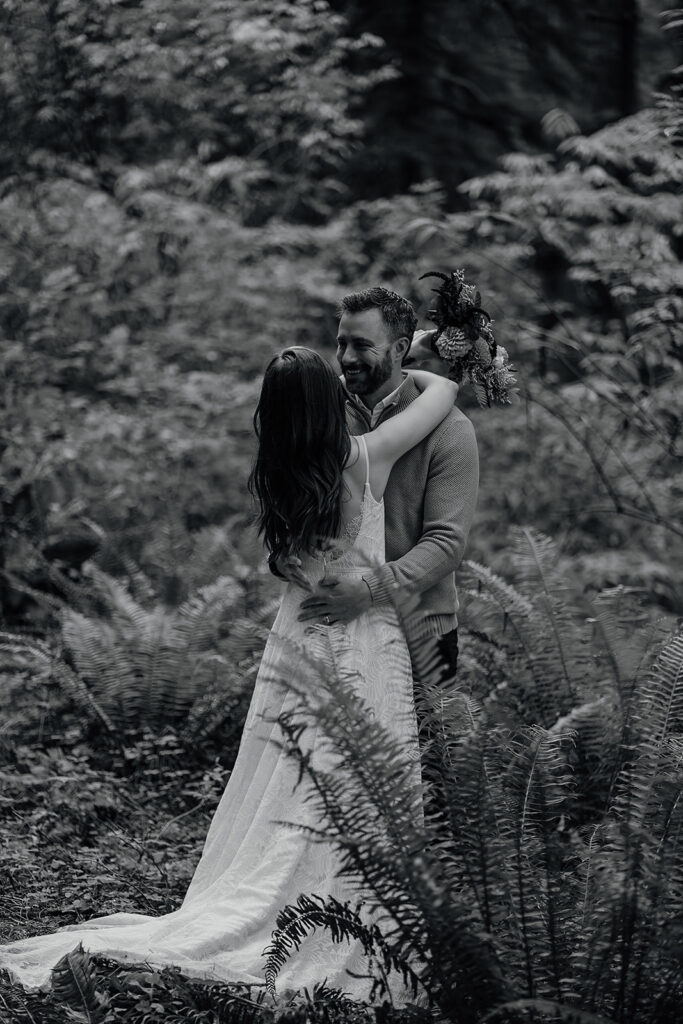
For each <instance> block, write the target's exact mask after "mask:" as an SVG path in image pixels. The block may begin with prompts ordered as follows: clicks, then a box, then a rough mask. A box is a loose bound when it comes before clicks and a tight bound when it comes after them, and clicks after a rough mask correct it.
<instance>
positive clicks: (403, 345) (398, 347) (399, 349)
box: [394, 336, 411, 362]
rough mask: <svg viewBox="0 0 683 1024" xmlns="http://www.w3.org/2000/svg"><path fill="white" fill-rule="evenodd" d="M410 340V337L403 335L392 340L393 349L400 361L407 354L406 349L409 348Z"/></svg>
mask: <svg viewBox="0 0 683 1024" xmlns="http://www.w3.org/2000/svg"><path fill="white" fill-rule="evenodd" d="M410 342H411V339H410V338H407V337H405V336H404V337H402V338H397V339H396V341H395V342H394V351H395V353H396V355H397V356H398V358H399V359H400V361H401V362H403V360H404V359H405V357H406V356H407V355H408V350H409V349H410Z"/></svg>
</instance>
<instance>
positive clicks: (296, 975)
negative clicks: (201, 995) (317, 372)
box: [0, 438, 420, 1004]
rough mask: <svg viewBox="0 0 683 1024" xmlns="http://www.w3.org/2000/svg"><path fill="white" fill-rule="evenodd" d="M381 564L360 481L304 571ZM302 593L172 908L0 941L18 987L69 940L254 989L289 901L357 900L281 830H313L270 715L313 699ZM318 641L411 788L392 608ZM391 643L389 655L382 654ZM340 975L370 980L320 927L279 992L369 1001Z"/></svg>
mask: <svg viewBox="0 0 683 1024" xmlns="http://www.w3.org/2000/svg"><path fill="white" fill-rule="evenodd" d="M362 440H363V444H362V446H361V447H362V448H364V449H365V456H366V460H367V446H366V445H365V443H364V440H365V439H364V438H363V439H362ZM368 475H369V473H368ZM378 561H380V562H381V561H384V505H383V502H382V501H376V500H375V499H374V498H373V496H372V494H371V492H370V485H369V482H366V484H365V490H364V496H363V502H362V506H361V512H360V515H359V516H358V517H356V520H355V521H354V522H353V523H351V524H349V525H348V526H347V528H346V531H345V535H344V537H343V538H341V539H340V541H339V542H338V543H337V546H336V549H335V550H334V551H333V552H332V553H330V552H327V553H326V555H325V556H324V557H323V556H321V557H320V558H314V557H307V558H306V559H305V560H304V566H303V567H304V571H305V572H306V573H307V575H308V576H309V579H310V580H311V581H316V580H318V579H319V578H320V577H321V576H322V575H323V573H324V571H325V569H327V570H328V572H329V574H330V575H339V576H342V575H347V576H353V577H359V576H361V575H362V573H363V571H364V570H365V569H367V567H368V566H369V565H371V564H376V563H377V562H378ZM305 596H306V594H305V592H304V591H303V590H302V589H301V588H299V587H296V586H295V585H293V584H287V585H286V588H285V592H284V595H283V598H282V603H281V605H280V609H279V612H278V614H277V617H276V619H275V622H274V624H273V628H272V631H271V634H270V637H269V639H268V642H267V644H266V647H265V651H264V654H263V659H262V662H261V666H260V669H259V673H258V677H257V680H256V684H255V688H254V693H253V697H252V700H251V705H250V708H249V712H248V716H247V720H246V724H245V727H244V732H243V735H242V739H241V743H240V748H239V753H238V756H237V760H236V763H235V766H234V769H233V771H232V774H231V776H230V779H229V781H228V784H227V786H226V789H225V791H224V793H223V796H222V798H221V800H220V803H219V805H218V808H217V810H216V813H215V815H214V818H213V820H212V822H211V826H210V828H209V832H208V835H207V838H206V842H205V845H204V850H203V853H202V856H201V859H200V861H199V864H198V865H197V869H196V871H195V874H194V876H193V878H192V881H191V882H190V886H189V888H188V891H187V894H186V896H185V899H184V901H183V903H182V905H181V906H180V908H179V909H178V910H175V911H173V912H172V913H170V914H165V915H164V916H162V917H150V916H148V915H143V914H135V913H127V912H121V913H116V914H110V915H107V916H105V917H97V918H93V919H91V920H89V921H84V922H81V923H79V924H76V925H70V926H69V927H67V928H64V929H61V930H60V931H58V932H54V933H52V934H48V935H38V936H35V937H31V938H26V939H21V940H19V941H17V942H14V943H11V944H8V945H4V946H0V967H1V968H5V969H6V970H8V971H9V972H10V974H11V975H12V977H13V978H14V979H16V980H17V981H18V982H20V983H21V984H22V985H23V986H24V987H26V988H27V989H31V990H35V989H47V988H48V987H49V983H50V974H51V970H52V968H53V967H54V966H55V965H56V963H57V962H58V961H59V960H60V959H61V958H62V957H63V956H64V955H65V954H66V953H69V952H70V951H72V950H73V949H74V948H76V947H77V945H78V944H79V943H82V944H83V947H84V948H85V949H86V950H89V951H90V952H92V953H100V954H102V955H104V956H107V957H111V958H113V959H116V960H121V961H123V962H127V963H139V962H145V963H147V964H149V965H150V966H152V967H154V968H157V969H158V968H161V967H164V966H167V965H177V966H178V967H180V969H181V970H182V971H183V972H184V973H185V974H186V975H188V976H190V977H197V978H211V979H215V980H219V981H228V982H229V981H239V982H247V983H256V984H263V982H264V974H263V970H264V966H265V957H264V956H263V951H264V949H265V948H266V947H267V946H268V945H269V943H270V940H271V933H272V931H273V929H274V928H275V926H276V917H277V914H278V912H279V911H280V910H281V909H282V908H283V907H284V906H285V905H287V904H289V903H294V902H296V900H297V898H298V896H299V895H300V894H301V893H305V894H307V895H310V894H312V893H316V894H318V895H320V896H325V895H333V896H335V897H337V898H338V899H341V900H345V899H351V900H354V897H355V896H357V893H355V892H354V891H353V889H352V888H351V883H350V881H349V880H348V879H340V878H338V877H336V873H337V868H338V864H337V860H336V855H335V851H334V850H333V848H332V847H331V845H329V844H327V843H321V842H316V841H312V840H311V839H310V838H309V837H308V836H307V835H306V834H305V832H304V831H302V830H301V829H299V828H295V827H291V826H290V825H287V824H283V822H287V823H292V824H293V825H295V826H296V825H304V826H306V825H308V826H313V827H317V826H319V824H320V822H319V821H318V819H317V817H316V815H315V813H314V810H313V808H312V806H311V803H310V801H307V800H306V799H305V797H306V793H307V788H306V782H305V781H304V782H302V783H301V784H299V785H298V786H297V779H298V766H297V763H296V761H295V759H294V758H293V757H292V756H291V755H288V754H286V753H285V751H284V750H283V749H282V747H281V746H279V745H278V743H277V740H278V739H281V738H282V734H281V731H280V728H279V726H278V724H277V721H276V719H277V716H278V715H279V714H281V713H282V712H287V711H290V710H291V709H292V708H294V707H295V706H296V705H297V695H296V693H295V692H294V691H293V690H292V689H291V687H287V686H286V685H284V686H283V685H282V684H281V682H279V681H280V680H284V681H285V682H287V681H293V682H295V684H296V685H297V687H298V688H301V687H305V688H306V689H307V692H310V693H313V692H314V690H315V673H314V671H313V670H312V668H311V666H310V664H308V665H307V658H306V657H305V656H303V654H302V651H303V650H306V649H307V647H308V648H310V641H311V635H310V633H309V634H307V633H306V625H307V624H306V623H299V622H298V621H297V615H298V612H299V606H300V603H301V601H302V600H303V598H304V597H305ZM314 633H315V638H316V640H318V641H319V640H320V639H321V637H322V636H324V635H325V634H327V639H328V642H329V645H330V646H331V649H332V650H333V652H334V656H335V660H336V662H337V664H338V666H339V668H340V669H341V670H342V671H347V670H348V671H349V672H351V673H353V676H354V680H355V681H354V687H355V688H356V690H357V692H358V693H359V694H360V695H361V696H362V697H363V699H364V701H365V702H366V704H367V705H368V707H369V713H370V714H371V715H374V717H375V718H376V720H377V721H378V722H380V723H381V724H382V725H383V726H385V727H386V729H387V730H389V731H390V732H391V734H392V735H393V736H394V737H396V738H397V739H399V740H400V741H402V743H403V745H404V748H405V752H406V759H407V762H409V772H410V773H411V777H412V779H413V780H414V783H415V786H417V787H419V786H420V762H419V748H418V741H417V730H416V719H415V708H414V702H413V685H412V673H411V665H410V658H409V655H408V649H407V646H406V643H405V639H404V636H403V633H402V631H401V629H400V627H399V624H398V619H397V617H396V614H395V612H394V610H393V608H392V607H391V606H386V607H384V608H381V609H380V608H377V609H370V611H369V612H367V613H364V614H362V615H361V616H359V617H358V618H357V619H355V620H354V621H352V622H351V623H349V624H348V625H346V626H344V625H339V624H337V625H332V626H330V627H327V628H326V627H323V626H316V627H315V631H314ZM387 644H390V645H391V658H387V656H386V653H387ZM318 732H319V728H317V727H316V726H315V725H313V724H311V725H309V726H308V727H307V730H306V733H305V734H304V737H303V739H302V740H301V741H300V742H301V743H302V745H303V746H304V747H307V748H310V749H312V750H313V755H314V762H313V763H317V764H318V766H322V767H328V768H329V767H330V766H331V765H330V756H331V755H330V752H329V749H328V748H327V745H326V744H324V743H323V742H322V739H323V737H322V736H320V735H318ZM272 740H274V741H275V742H271V741H272ZM416 806H418V808H419V806H420V804H419V799H418V801H417V804H416ZM347 968H350V969H351V970H352V971H353V972H354V973H360V974H364V973H365V974H367V964H366V962H365V960H364V958H363V956H362V950H361V948H360V945H359V943H354V944H352V945H350V944H349V943H347V942H343V943H341V944H335V943H333V942H332V940H331V938H330V936H329V933H327V932H326V931H323V930H317V931H316V932H314V933H313V934H312V935H310V936H308V937H307V938H306V939H304V941H303V943H302V945H301V947H300V949H299V950H298V951H297V952H296V953H294V954H293V955H292V956H291V958H290V959H289V960H288V961H287V963H286V964H285V966H284V967H283V968H282V970H281V972H280V974H279V975H278V977H277V981H276V989H277V991H278V992H280V993H282V992H284V991H285V990H287V989H300V988H303V987H304V986H306V987H307V988H308V989H309V991H312V989H313V986H314V985H315V984H316V983H317V982H321V981H323V980H325V979H326V981H327V984H328V985H329V986H335V987H339V988H341V989H343V990H344V991H346V992H347V993H349V994H350V995H352V996H354V997H355V998H367V996H368V992H369V987H370V983H369V981H368V980H367V978H365V979H358V978H354V977H351V976H350V975H349V974H347V973H346V969H347ZM392 977H393V976H392ZM392 992H393V994H394V998H395V1001H396V1002H397V1003H398V1004H400V1003H402V1002H403V1001H404V1000H405V999H408V998H409V997H408V995H407V992H406V991H405V990H404V989H403V988H402V986H401V984H400V983H399V981H398V980H397V983H396V986H392Z"/></svg>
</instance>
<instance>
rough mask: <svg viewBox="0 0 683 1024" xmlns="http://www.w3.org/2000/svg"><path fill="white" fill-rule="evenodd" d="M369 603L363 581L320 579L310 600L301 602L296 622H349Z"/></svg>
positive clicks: (334, 578)
mask: <svg viewBox="0 0 683 1024" xmlns="http://www.w3.org/2000/svg"><path fill="white" fill-rule="evenodd" d="M371 604H372V595H371V594H370V589H369V587H368V585H367V583H366V582H365V581H364V580H362V579H360V580H359V579H343V578H341V577H339V576H326V577H325V579H324V580H320V582H319V583H318V585H317V587H316V588H315V590H314V592H313V594H312V596H311V597H307V598H306V600H305V601H302V602H301V606H300V607H301V610H300V612H299V622H320V623H322V624H323V625H327V626H330V625H333V623H335V622H351V620H352V619H355V618H357V616H359V615H362V613H363V612H364V611H367V609H368V608H369V607H370V605H371Z"/></svg>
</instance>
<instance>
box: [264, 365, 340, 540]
mask: <svg viewBox="0 0 683 1024" xmlns="http://www.w3.org/2000/svg"><path fill="white" fill-rule="evenodd" d="M344 401H345V396H344V392H343V390H342V386H341V382H340V380H339V378H338V377H337V375H336V374H335V372H334V370H333V369H332V367H331V366H330V365H329V363H327V362H326V361H325V359H323V358H322V356H320V355H318V353H317V352H314V351H313V350H312V349H309V348H303V347H299V346H295V347H292V348H286V349H284V350H283V351H282V352H280V354H279V355H277V356H275V357H274V359H271V361H270V363H269V364H268V366H267V368H266V372H265V375H264V377H263V386H262V388H261V396H260V398H259V403H258V405H257V407H256V412H255V413H254V429H255V431H256V436H257V437H258V439H259V447H258V453H257V456H256V461H255V463H254V468H253V469H252V472H251V475H250V477H249V491H250V492H251V494H252V495H253V496H254V497H255V498H256V499H257V500H258V503H259V513H258V517H257V522H258V528H259V534H263V537H264V541H265V544H266V547H267V548H268V550H269V551H270V552H271V553H272V554H273V555H275V556H278V555H281V554H282V553H283V552H284V551H286V550H289V551H291V552H293V553H295V554H299V553H301V552H309V553H310V552H312V551H314V549H315V548H317V547H320V546H321V544H323V543H324V542H325V541H326V540H327V539H329V538H333V537H338V536H339V532H340V530H341V500H342V491H343V487H344V483H343V478H342V471H343V468H344V466H345V465H346V461H347V459H348V457H349V453H350V451H351V438H350V437H349V432H348V429H347V426H346V415H345V410H344Z"/></svg>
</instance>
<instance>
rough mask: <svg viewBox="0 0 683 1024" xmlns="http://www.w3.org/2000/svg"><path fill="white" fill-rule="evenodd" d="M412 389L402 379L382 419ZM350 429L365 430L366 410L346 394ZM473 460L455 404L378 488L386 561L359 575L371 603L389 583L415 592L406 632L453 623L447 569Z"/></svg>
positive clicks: (470, 512)
mask: <svg viewBox="0 0 683 1024" xmlns="http://www.w3.org/2000/svg"><path fill="white" fill-rule="evenodd" d="M418 394H419V391H418V389H417V388H416V386H415V384H414V382H413V381H412V380H411V379H410V378H408V379H407V380H406V381H405V382H404V384H403V386H402V387H401V389H400V390H399V391H398V393H397V396H396V402H395V404H394V405H391V406H389V407H388V408H385V409H384V410H383V411H382V413H381V415H380V417H379V419H378V421H377V423H376V424H375V426H378V425H379V424H380V423H385V422H386V421H387V420H388V419H389V418H390V417H392V416H395V415H396V414H397V413H399V412H401V410H403V409H405V408H406V407H407V406H408V405H409V404H410V403H411V402H413V401H415V399H416V398H417V396H418ZM346 410H347V422H348V425H349V430H350V431H351V433H352V434H365V433H367V432H368V431H369V430H370V429H371V428H370V412H369V410H368V411H366V410H365V409H364V408H363V407H361V406H360V405H359V404H358V403H357V402H356V401H354V400H353V399H349V400H348V401H347V403H346ZM478 486H479V458H478V453H477V441H476V438H475V436H474V428H473V427H472V424H471V423H470V421H469V420H468V418H467V417H466V416H465V415H464V413H462V412H461V411H460V410H459V409H458V408H454V409H453V411H452V412H450V413H449V414H448V416H447V417H446V419H445V420H443V422H442V423H440V424H439V426H438V427H436V429H435V430H433V431H432V433H431V434H429V435H428V436H427V437H426V438H425V439H424V440H423V441H421V442H420V443H419V444H417V445H415V447H414V448H411V450H410V451H409V452H406V454H405V455H403V456H401V458H400V459H399V460H398V462H396V464H395V465H394V468H393V469H392V471H391V476H390V477H389V482H388V484H387V487H386V490H385V492H384V521H385V537H386V558H387V561H386V564H385V565H381V566H378V567H377V568H376V569H374V570H373V571H372V572H368V573H366V574H365V576H364V577H363V578H364V579H365V581H366V582H367V584H368V586H369V588H370V592H371V593H372V598H373V601H377V602H382V601H386V600H388V599H389V598H390V597H391V593H392V590H393V589H394V587H395V586H396V585H398V586H399V587H401V588H402V589H405V590H406V591H407V592H408V593H412V594H419V595H420V608H419V626H418V627H417V628H416V629H415V630H414V631H413V630H411V633H412V635H413V638H418V637H419V636H426V635H440V634H442V633H446V632H448V631H449V630H451V629H454V628H455V626H456V625H457V621H458V620H457V615H456V612H457V609H458V598H457V592H456V589H455V575H454V574H455V570H456V569H457V568H458V566H459V565H460V562H461V560H462V556H463V553H464V550H465V544H466V542H467V535H468V533H469V530H470V526H471V524H472V519H473V517H474V510H475V506H476V503H477V489H478Z"/></svg>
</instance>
